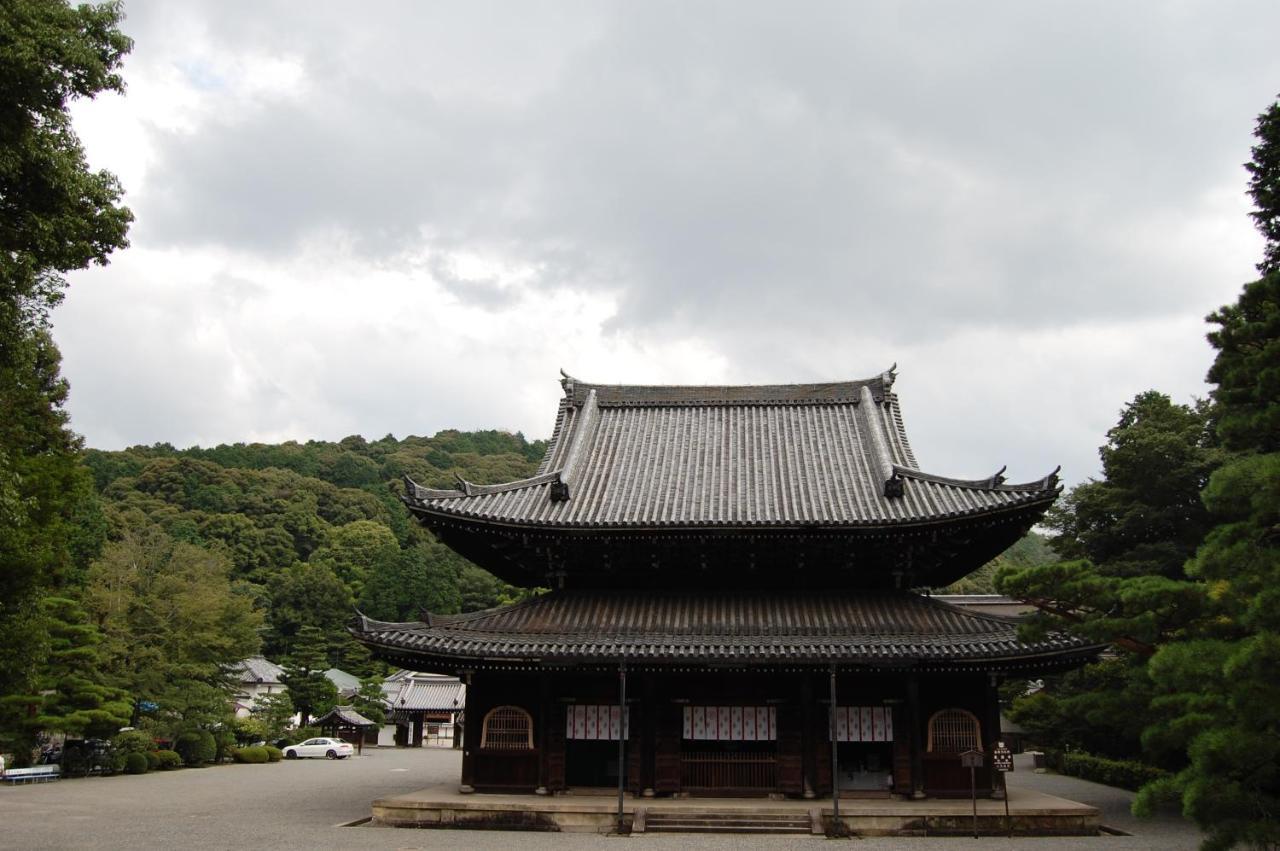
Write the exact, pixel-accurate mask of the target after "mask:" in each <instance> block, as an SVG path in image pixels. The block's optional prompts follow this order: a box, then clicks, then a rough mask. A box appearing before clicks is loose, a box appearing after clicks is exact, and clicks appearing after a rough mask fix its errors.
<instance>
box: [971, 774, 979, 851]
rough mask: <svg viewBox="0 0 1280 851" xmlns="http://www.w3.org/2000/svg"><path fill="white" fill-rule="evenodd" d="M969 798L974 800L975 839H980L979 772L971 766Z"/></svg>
mask: <svg viewBox="0 0 1280 851" xmlns="http://www.w3.org/2000/svg"><path fill="white" fill-rule="evenodd" d="M969 797H971V798H972V799H973V838H974V839H977V838H978V770H977V769H976V768H974V767H973V765H972V764H970V765H969Z"/></svg>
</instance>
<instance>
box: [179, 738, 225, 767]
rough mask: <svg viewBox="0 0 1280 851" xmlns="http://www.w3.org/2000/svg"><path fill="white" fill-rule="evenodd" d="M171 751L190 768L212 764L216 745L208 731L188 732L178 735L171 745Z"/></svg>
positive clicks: (216, 749)
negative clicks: (176, 753)
mask: <svg viewBox="0 0 1280 851" xmlns="http://www.w3.org/2000/svg"><path fill="white" fill-rule="evenodd" d="M173 749H174V750H175V751H177V752H178V755H179V756H181V757H182V761H183V763H185V764H186V765H189V766H192V767H194V766H199V765H204V764H205V763H206V762H212V761H213V758H214V757H215V756H217V755H218V743H217V742H215V741H214V739H213V734H212V733H210V732H209V731H208V730H188V731H187V732H185V733H182V734H180V735H179V736H178V738H177V740H176V741H174V743H173Z"/></svg>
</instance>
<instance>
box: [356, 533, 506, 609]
mask: <svg viewBox="0 0 1280 851" xmlns="http://www.w3.org/2000/svg"><path fill="white" fill-rule="evenodd" d="M464 564H465V562H464V561H463V560H462V558H461V557H459V556H457V555H454V554H453V553H452V551H451V550H448V549H447V548H446V547H445V546H444V545H443V544H440V543H436V542H434V541H433V542H432V543H431V544H419V545H417V546H414V547H412V548H410V549H408V550H403V551H397V552H396V553H395V556H394V558H393V559H391V560H390V561H389V562H387V563H384V564H379V565H378V566H377V567H376V568H375V570H374V572H373V573H372V575H370V577H369V579H368V581H367V582H366V583H365V585H364V589H363V591H362V592H361V594H360V599H359V607H360V611H362V612H364V613H365V614H366V615H369V616H370V617H373V618H377V619H379V620H386V621H406V620H414V619H416V618H418V617H420V616H421V615H422V613H423V612H424V611H426V612H432V613H434V614H439V615H447V614H453V613H455V612H457V611H459V609H460V607H461V605H462V592H461V590H460V588H459V583H458V578H459V571H460V570H461V568H462V566H463V565H464ZM494 581H495V582H496V581H497V580H494Z"/></svg>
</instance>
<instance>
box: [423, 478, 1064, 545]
mask: <svg viewBox="0 0 1280 851" xmlns="http://www.w3.org/2000/svg"><path fill="white" fill-rule="evenodd" d="M903 478H904V479H911V480H915V481H920V482H933V483H935V484H941V485H945V486H947V487H953V488H958V489H967V490H970V491H975V492H990V493H999V494H1001V495H1002V496H1003V497H1006V499H1007V498H1008V497H1009V496H1012V497H1013V499H1008V501H1005V502H1003V503H1001V504H998V505H989V506H974V507H971V508H967V509H964V510H954V511H947V512H935V513H926V512H924V511H916V512H915V513H913V514H910V515H907V516H901V517H889V516H882V517H867V518H858V519H855V520H833V519H828V518H821V517H814V518H807V517H806V518H797V519H787V520H775V519H763V520H755V519H726V520H700V519H695V520H687V519H679V518H672V519H652V518H637V519H634V520H625V521H600V520H588V521H563V520H557V519H543V518H540V517H528V516H518V515H511V514H505V515H504V514H499V513H492V512H488V511H486V510H485V505H484V504H483V502H482V501H481V499H482V497H483V496H485V495H483V494H474V495H471V496H470V497H468V495H467V494H464V493H461V492H450V493H448V495H446V496H428V497H426V498H415V497H413V496H408V495H406V496H402V497H401V500H402V501H403V502H404V503H405V505H407V506H408V508H409V509H410V511H411V512H413V514H414V515H415V516H417V517H418V518H419V519H420V520H422V521H424V522H429V521H430V520H432V519H438V520H442V521H455V522H465V523H468V524H477V525H480V526H490V527H504V528H519V529H526V530H528V529H539V530H546V531H549V532H581V531H620V532H644V531H648V530H653V531H663V532H670V531H672V530H681V529H684V530H689V531H704V530H715V531H723V532H732V531H749V530H750V531H758V530H765V531H776V532H813V531H816V530H821V531H824V532H839V531H843V530H847V531H850V532H867V531H877V530H911V529H916V528H929V527H936V526H938V525H940V524H947V523H951V522H954V521H961V520H963V521H968V520H981V519H983V518H999V517H1006V516H1009V515H1014V514H1020V513H1024V512H1028V511H1043V510H1044V509H1046V508H1048V506H1050V505H1052V504H1053V501H1054V500H1055V499H1057V497H1058V494H1059V493H1061V491H1062V488H1061V487H1060V486H1058V485H1057V484H1056V483H1055V484H1054V485H1053V486H1052V487H1049V488H1047V489H1038V486H1039V485H1041V484H1042V483H1044V480H1041V482H1037V483H1034V485H1035V486H1037V489H1028V488H1026V487H1025V486H1022V485H1004V484H1000V485H997V486H995V487H979V486H974V485H972V484H969V483H965V482H959V481H956V480H940V477H928V476H926V475H925V474H914V471H908V472H906V473H904V475H903ZM532 487H537V488H544V489H545V488H546V487H547V485H546V484H545V483H538V484H534V485H532ZM510 490H514V488H511V489H510ZM502 492H504V491H493V493H502ZM419 493H421V491H420V492H419ZM530 496H531V498H532V499H537V500H539V501H541V500H542V499H549V496H548V495H547V494H536V495H535V494H531V495H530ZM899 499H906V500H908V501H909V497H905V496H904V497H900V498H899ZM919 501H920V500H917V502H919Z"/></svg>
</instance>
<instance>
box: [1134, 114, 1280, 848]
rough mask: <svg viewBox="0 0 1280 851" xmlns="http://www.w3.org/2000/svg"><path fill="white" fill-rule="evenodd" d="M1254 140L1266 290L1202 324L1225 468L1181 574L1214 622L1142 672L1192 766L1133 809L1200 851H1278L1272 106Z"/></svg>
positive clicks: (1167, 732) (1279, 638) (1278, 417)
mask: <svg viewBox="0 0 1280 851" xmlns="http://www.w3.org/2000/svg"><path fill="white" fill-rule="evenodd" d="M1255 135H1256V137H1257V139H1258V145H1257V146H1256V147H1255V148H1254V149H1253V162H1252V163H1250V164H1249V165H1248V168H1249V171H1250V174H1251V175H1252V180H1251V182H1250V186H1249V189H1250V193H1251V195H1252V196H1253V200H1254V204H1255V205H1256V208H1257V209H1256V211H1255V212H1254V214H1253V217H1254V220H1255V221H1256V222H1257V224H1258V229H1259V230H1260V231H1261V232H1262V234H1263V236H1264V237H1265V239H1266V250H1265V252H1264V257H1263V261H1262V262H1261V263H1260V264H1259V265H1258V268H1259V270H1260V271H1261V272H1262V273H1263V277H1262V278H1261V279H1259V280H1257V281H1254V282H1252V283H1249V284H1247V285H1245V287H1244V290H1243V292H1242V293H1241V294H1240V297H1239V299H1237V301H1236V302H1235V304H1232V305H1228V306H1226V307H1223V308H1222V309H1221V310H1219V311H1218V312H1216V313H1214V314H1213V315H1211V316H1210V317H1209V321H1210V322H1211V323H1213V324H1215V325H1217V326H1218V328H1217V330H1215V331H1213V332H1212V333H1210V334H1209V341H1210V343H1212V344H1213V346H1214V348H1216V349H1217V350H1218V354H1217V357H1216V358H1215V360H1214V363H1213V367H1212V368H1211V369H1210V371H1209V380H1210V381H1211V382H1213V383H1214V384H1215V385H1216V387H1215V389H1214V392H1213V400H1214V403H1215V405H1216V411H1215V413H1216V416H1217V420H1218V434H1219V436H1220V437H1221V439H1222V443H1223V445H1224V446H1225V447H1226V449H1227V450H1229V451H1230V452H1231V453H1232V455H1231V457H1230V459H1229V460H1228V461H1227V463H1226V464H1224V465H1223V466H1222V468H1221V469H1219V470H1218V471H1217V472H1215V473H1214V474H1213V477H1212V478H1211V479H1210V481H1209V484H1208V487H1206V488H1205V490H1204V502H1205V506H1206V507H1207V508H1208V510H1209V512H1210V514H1211V515H1212V517H1213V519H1214V520H1215V521H1216V523H1217V525H1216V526H1215V527H1214V528H1213V530H1212V531H1211V532H1210V533H1209V535H1208V537H1207V539H1206V540H1205V542H1204V545H1203V546H1202V547H1200V549H1199V551H1198V552H1197V553H1196V555H1195V558H1194V559H1193V560H1192V561H1191V562H1190V563H1189V565H1188V572H1189V573H1190V574H1191V575H1193V576H1195V577H1197V578H1199V579H1200V580H1202V581H1203V582H1204V583H1205V584H1206V585H1207V587H1209V588H1210V589H1211V591H1210V599H1211V601H1212V604H1213V607H1214V608H1213V611H1212V616H1211V617H1209V618H1206V619H1205V620H1204V622H1203V624H1202V628H1201V629H1200V630H1199V632H1198V634H1196V635H1193V636H1188V637H1187V638H1186V640H1182V641H1177V642H1174V643H1171V644H1169V645H1167V646H1166V647H1164V648H1163V649H1162V650H1161V651H1160V652H1159V653H1157V654H1156V655H1155V657H1154V658H1153V659H1152V660H1151V666H1150V667H1151V674H1152V679H1153V680H1154V682H1155V685H1156V688H1157V690H1158V695H1157V697H1156V700H1155V704H1154V705H1156V706H1158V707H1160V708H1161V709H1163V710H1164V713H1165V716H1166V717H1165V719H1164V720H1163V721H1161V722H1160V723H1157V724H1155V725H1153V726H1152V727H1151V728H1150V729H1149V730H1148V731H1147V734H1146V735H1147V737H1148V739H1150V740H1153V741H1154V740H1159V741H1161V742H1164V743H1165V744H1166V745H1173V746H1181V747H1184V748H1185V749H1186V753H1187V756H1188V758H1189V760H1190V764H1189V765H1188V767H1187V768H1186V769H1185V770H1183V771H1182V772H1180V773H1179V774H1177V775H1176V776H1175V777H1173V778H1172V779H1171V780H1168V781H1166V782H1161V783H1157V784H1153V785H1151V786H1148V787H1147V788H1145V789H1143V790H1142V793H1141V794H1140V795H1139V798H1138V802H1137V808H1138V809H1139V810H1140V811H1149V810H1150V809H1151V808H1152V807H1153V806H1154V805H1155V804H1156V803H1157V802H1159V801H1160V800H1164V799H1173V800H1176V801H1178V802H1179V803H1180V804H1181V806H1182V811H1183V812H1184V813H1185V814H1186V815H1187V816H1189V817H1190V818H1192V819H1194V820H1195V821H1196V823H1197V824H1199V825H1200V827H1201V828H1203V829H1204V830H1205V831H1206V834H1207V837H1208V838H1207V839H1206V841H1205V843H1204V846H1203V847H1204V848H1206V849H1226V848H1231V847H1234V846H1236V845H1248V846H1251V847H1268V848H1274V847H1276V846H1277V845H1278V844H1280V679H1278V678H1277V676H1276V672H1277V671H1278V670H1280V263H1278V261H1280V100H1277V102H1275V103H1273V104H1272V105H1271V106H1270V107H1269V108H1268V109H1267V110H1266V111H1265V112H1263V113H1262V115H1260V116H1259V118H1258V124H1257V130H1256V134H1255Z"/></svg>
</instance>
